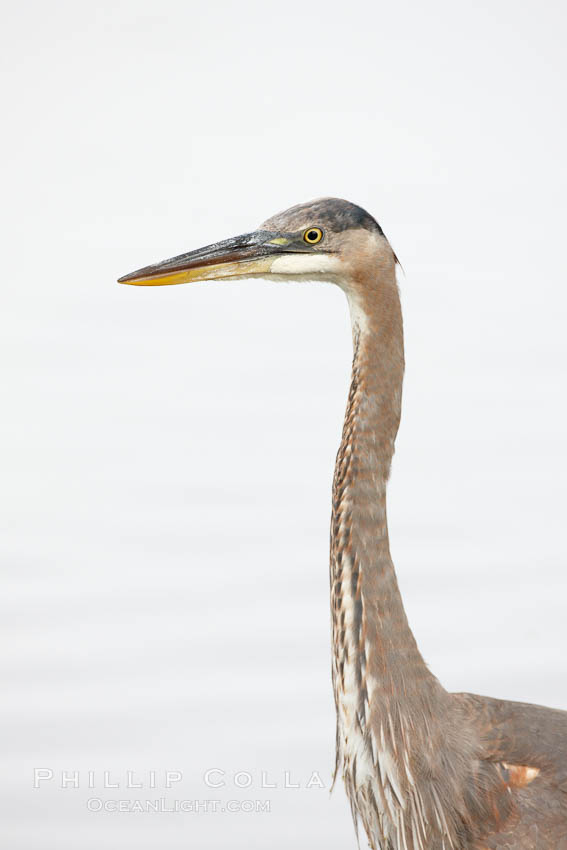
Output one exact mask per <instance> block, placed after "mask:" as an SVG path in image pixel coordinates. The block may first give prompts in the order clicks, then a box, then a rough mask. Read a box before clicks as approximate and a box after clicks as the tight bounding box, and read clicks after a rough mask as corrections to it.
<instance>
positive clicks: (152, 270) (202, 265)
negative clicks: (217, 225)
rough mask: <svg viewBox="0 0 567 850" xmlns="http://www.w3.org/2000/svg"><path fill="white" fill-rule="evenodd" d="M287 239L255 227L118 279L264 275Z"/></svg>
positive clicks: (158, 281) (158, 282) (157, 281)
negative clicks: (249, 230)
mask: <svg viewBox="0 0 567 850" xmlns="http://www.w3.org/2000/svg"><path fill="white" fill-rule="evenodd" d="M289 242H290V240H289V239H288V238H286V237H284V236H282V235H280V234H278V233H273V232H270V231H268V230H255V231H254V232H253V233H244V234H243V235H242V236H236V237H235V238H233V239H225V240H224V241H222V242H215V244H214V245H207V246H206V247H205V248H198V249H197V250H196V251H190V252H189V253H188V254H179V256H177V257H172V258H171V259H170V260H163V262H161V263H155V264H154V265H151V266H145V267H144V268H142V269H137V270H136V271H135V272H131V273H130V274H127V275H124V277H121V278H119V280H118V283H129V284H134V285H135V286H166V285H168V284H173V283H189V282H190V281H194V280H195V281H199V280H222V279H223V278H228V277H250V276H251V275H265V274H269V272H270V269H271V267H272V263H273V261H274V259H275V258H276V257H277V256H278V255H281V253H282V252H284V251H285V250H286V247H285V246H286V244H288V243H289ZM288 250H289V249H288Z"/></svg>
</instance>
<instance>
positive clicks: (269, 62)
mask: <svg viewBox="0 0 567 850" xmlns="http://www.w3.org/2000/svg"><path fill="white" fill-rule="evenodd" d="M1 37H2V42H3V44H2V52H1V55H2V60H1V61H2V81H3V118H4V121H3V125H4V131H3V134H2V147H3V153H2V168H3V177H2V196H3V203H2V218H3V220H2V235H3V240H2V241H3V249H2V304H1V310H0V321H1V324H2V336H1V338H2V347H3V357H2V362H1V368H2V376H1V386H2V402H3V405H2V407H3V412H2V417H1V422H2V439H1V452H2V457H1V469H2V484H3V486H2V496H1V503H0V523H1V539H2V544H1V545H2V574H3V575H2V580H3V590H2V594H1V597H0V612H1V613H0V627H1V629H2V644H1V645H2V656H1V678H2V682H3V687H2V700H1V715H2V718H1V726H2V770H1V788H0V799H1V800H2V807H3V809H4V812H3V814H2V815H1V825H0V832H1V836H0V844H1V846H2V847H3V848H9V850H19V848H25V850H35V848H39V847H41V848H46V850H64V848H73V849H74V850H76V848H78V847H80V848H81V850H91V848H93V850H94V848H96V850H101V848H112V850H114V848H136V850H142V849H143V848H156V847H160V848H168V850H169V848H171V850H174V849H175V848H199V850H204V848H219V850H220V848H225V847H227V846H231V847H234V848H264V847H266V846H270V847H274V848H288V847H290V846H295V847H312V848H315V847H325V848H328V850H331V848H342V850H344V848H354V847H355V846H356V844H355V839H354V834H353V830H352V825H351V821H350V814H349V811H348V808H347V805H346V802H345V799H344V794H343V790H342V787H337V789H336V791H335V793H334V794H333V796H332V797H329V791H328V785H329V779H330V775H331V771H332V765H333V740H334V709H333V704H332V695H331V686H330V672H329V670H330V660H329V658H330V654H329V615H328V576H327V560H328V555H327V548H328V524H329V504H330V485H331V476H332V468H333V462H334V454H335V451H336V448H337V445H338V441H339V437H340V429H341V424H342V415H343V409H344V404H345V398H346V392H347V386H348V379H349V367H350V358H351V351H350V345H351V342H350V328H349V322H348V316H347V309H346V304H345V302H344V298H343V296H342V294H341V293H340V292H339V291H338V290H335V289H334V288H333V287H331V286H323V285H308V284H305V285H284V284H282V285H279V286H278V285H274V284H266V283H263V282H258V281H257V282H253V283H252V282H239V283H230V284H209V285H198V286H197V285H196V286H194V287H189V286H185V287H183V286H182V287H164V288H157V289H151V288H150V289H148V288H146V289H143V288H142V289H135V288H130V287H119V286H117V285H116V284H115V282H114V281H115V279H116V277H117V276H119V275H121V274H125V273H126V272H128V271H130V270H132V269H133V268H136V267H138V266H140V265H143V264H146V263H148V262H152V261H154V260H159V259H162V258H164V257H167V256H170V255H172V254H176V253H179V252H181V251H185V250H189V249H191V248H194V247H197V246H199V245H201V244H206V243H208V242H211V241H214V240H216V239H218V238H223V237H226V236H230V235H233V234H236V233H240V232H242V231H245V230H249V229H252V228H254V227H255V226H256V225H258V224H259V223H260V222H261V221H262V220H263V219H265V218H266V217H268V216H269V215H271V214H272V213H275V212H277V211H279V210H281V209H284V208H286V207H287V206H289V205H291V204H293V203H297V202H301V201H304V200H309V199H311V198H313V197H317V196H320V195H337V196H339V197H346V198H348V199H350V200H353V201H356V202H358V203H359V204H361V205H362V206H364V207H367V208H368V209H369V211H370V212H371V213H373V214H374V215H375V216H376V217H377V218H378V220H379V221H380V222H381V224H382V226H383V227H384V230H385V232H386V233H387V235H388V236H389V238H390V240H391V242H392V244H393V246H394V248H395V250H396V251H397V253H398V254H399V256H400V259H401V261H402V263H403V267H404V270H405V274H403V275H400V285H401V289H402V297H403V307H404V314H405V329H406V340H407V363H408V366H407V377H406V383H405V391H404V415H403V423H402V427H401V430H400V435H399V439H398V444H397V455H396V458H395V463H394V472H393V478H392V481H391V487H390V500H389V515H390V524H391V537H392V549H393V555H394V559H395V562H396V564H397V567H398V572H399V577H400V583H401V587H402V591H403V593H404V598H405V602H406V605H407V609H408V614H409V617H410V620H411V623H412V625H413V627H414V630H415V632H416V635H417V638H418V641H419V643H420V646H421V648H422V650H423V653H424V655H425V657H426V659H427V661H428V662H429V664H430V666H431V667H432V669H433V670H434V671H435V672H436V674H437V675H438V676H439V677H440V679H441V680H442V682H443V683H444V684H445V685H446V686H447V687H448V688H450V689H456V690H458V689H466V690H471V691H476V692H480V693H488V694H492V695H495V696H501V697H507V698H512V699H525V700H530V701H533V702H541V703H545V704H549V705H553V706H558V707H563V708H565V707H567V684H566V681H567V680H566V672H567V657H566V653H565V643H566V638H567V626H566V624H565V614H564V612H565V601H566V598H567V578H566V575H565V566H566V561H567V542H566V540H565V519H564V514H565V481H566V478H567V475H566V473H567V439H566V437H565V433H566V430H567V429H566V423H567V406H566V403H565V367H566V362H567V335H566V334H565V325H566V307H567V295H566V288H565V284H566V281H565V267H566V262H565V211H566V209H565V208H566V201H565V198H566V190H567V185H566V169H565V150H566V147H567V139H566V131H565V127H566V122H565V114H564V95H565V91H564V83H565V64H566V63H565V50H564V43H565V6H564V4H560V3H552V2H544V3H541V2H537V3H536V2H514V3H512V2H491V3H477V4H468V3H454V2H435V0H434V2H429V3H418V2H409V3H408V2H396V3H391V2H389V3H384V2H378V3H374V2H372V3H371V2H368V3H360V2H351V3H348V4H343V3H333V2H332V3H307V2H301V3H298V2H287V3H285V4H273V5H271V4H269V3H265V2H263V3H260V2H246V0H244V2H241V3H210V4H205V3H194V2H162V3H148V2H113V3H109V2H99V3H96V4H93V3H88V4H87V3H81V2H79V3H77V2H68V3H64V2H53V3H39V2H37V3H30V2H27V3H26V2H24V3H20V4H17V5H15V4H10V5H8V4H6V6H5V10H4V16H3V25H2V36H1ZM35 767H38V768H49V769H51V770H53V772H54V779H53V780H52V781H51V782H44V783H43V784H42V786H41V787H40V788H39V789H35V790H34V788H33V769H34V768H35ZM211 767H218V768H221V769H223V770H224V771H226V780H227V786H226V787H224V788H222V789H220V790H219V791H217V792H216V793H213V792H212V791H211V789H208V788H207V787H206V785H205V784H204V782H203V779H202V774H203V772H204V771H205V770H206V769H207V768H211ZM63 770H65V771H80V778H79V785H80V787H79V788H78V789H73V788H67V789H66V790H63V789H61V788H60V787H59V786H60V785H61V771H63ZM89 770H90V771H96V772H97V774H96V779H95V789H89V788H88V787H87V771H89ZM104 770H108V771H111V772H112V779H111V781H120V782H121V783H122V786H123V785H124V782H125V776H126V771H127V770H134V771H136V772H137V776H142V777H144V782H145V787H144V788H143V789H142V790H132V789H125V788H124V787H122V788H121V789H104V788H103V787H102V782H103V780H102V771H104ZM151 770H155V771H158V779H157V781H158V785H159V786H163V771H165V770H180V771H182V773H183V782H182V783H178V784H177V786H176V788H175V789H172V790H171V791H165V790H164V789H163V787H158V789H157V790H155V791H154V790H150V789H149V788H148V787H147V783H148V782H149V779H148V773H149V771H151ZM239 770H241V771H247V772H250V773H251V774H252V775H253V785H252V787H251V788H249V789H246V790H243V791H240V790H238V789H235V788H234V786H233V784H232V782H231V775H232V774H233V773H234V772H235V771H239ZM262 770H264V771H268V773H269V781H270V782H271V783H276V784H277V785H278V788H276V789H269V790H266V789H262V788H261V787H260V784H261V778H260V777H261V771H262ZM286 770H289V771H291V774H292V776H291V778H292V780H293V781H294V782H299V784H300V785H301V788H300V789H294V790H290V789H285V788H283V787H282V786H283V784H284V771H286ZM312 771H318V772H319V774H320V776H321V779H322V780H323V782H324V783H325V784H326V786H327V787H326V788H325V789H324V790H321V789H317V788H307V787H305V786H306V784H307V781H308V779H309V776H310V774H311V772H312ZM339 786H340V783H339ZM93 796H95V797H97V798H101V799H102V798H104V799H106V798H108V799H128V800H132V799H137V798H143V799H146V798H155V797H160V796H164V797H166V798H167V799H168V800H172V799H174V798H187V799H213V798H218V799H221V800H223V801H226V800H228V799H232V798H234V799H261V800H263V799H269V800H270V802H271V808H272V811H271V813H269V814H267V813H264V814H245V813H238V814H228V813H222V812H219V813H217V814H211V813H207V814H200V815H195V814H190V813H178V814H167V813H159V814H158V813H154V814H151V813H150V814H148V813H146V814H142V813H104V812H100V813H93V812H88V811H87V809H86V801H87V800H88V799H89V798H90V797H93Z"/></svg>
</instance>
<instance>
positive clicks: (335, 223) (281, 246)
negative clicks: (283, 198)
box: [118, 198, 395, 289]
mask: <svg viewBox="0 0 567 850" xmlns="http://www.w3.org/2000/svg"><path fill="white" fill-rule="evenodd" d="M376 263H381V264H388V265H393V264H394V263H395V256H394V254H393V251H392V249H391V248H390V246H389V244H388V242H387V240H386V238H385V236H384V234H383V232H382V229H381V227H380V225H379V224H378V223H377V222H376V221H375V220H374V219H373V218H372V216H371V215H369V214H368V213H367V212H365V210H363V209H362V208H361V207H358V206H356V205H355V204H351V203H349V202H348V201H343V200H339V199H337V198H321V199H319V200H316V201H310V202H308V203H306V204H299V205H298V206H295V207H291V208H290V209H288V210H286V211H285V212H282V213H278V215H275V216H272V218H269V219H268V220H267V221H265V222H264V223H263V224H262V225H261V226H260V227H259V228H258V230H254V231H252V232H251V233H244V234H242V235H241V236H236V237H234V238H232V239H225V240H223V241H222V242H215V243H214V244H213V245H207V246H206V247H205V248H198V249H197V250H196V251H190V252H189V253H187V254H179V255H178V256H176V257H172V258H171V259H169V260H164V261H162V262H160V263H155V264H154V265H151V266H145V267H144V268H141V269H137V270H136V271H135V272H132V273H131V274H127V275H125V276H124V277H121V278H120V279H119V281H118V282H119V283H129V284H135V285H137V286H163V285H166V284H173V283H189V282H190V281H204V280H224V279H226V278H249V277H262V278H268V279H274V280H329V281H331V282H333V283H337V284H339V285H340V286H343V288H345V289H348V288H349V287H356V286H357V280H360V281H362V279H363V275H360V274H359V272H360V270H361V269H363V268H365V267H366V266H367V264H372V265H373V266H375V265H376ZM360 285H362V284H360Z"/></svg>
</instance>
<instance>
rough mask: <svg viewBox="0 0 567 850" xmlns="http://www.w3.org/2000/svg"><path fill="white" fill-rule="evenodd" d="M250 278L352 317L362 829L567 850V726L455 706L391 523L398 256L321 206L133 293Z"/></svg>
mask: <svg viewBox="0 0 567 850" xmlns="http://www.w3.org/2000/svg"><path fill="white" fill-rule="evenodd" d="M248 277H262V278H269V279H273V280H326V281H330V282H331V283H335V284H337V285H338V286H340V287H341V288H342V289H343V290H344V292H345V293H346V296H347V299H348V303H349V307H350V313H351V320H352V337H353V344H354V360H353V367H352V382H351V386H350V392H349V397H348V405H347V411H346V418H345V423H344V430H343V435H342V442H341V446H340V448H339V452H338V456H337V462H336V468H335V477H334V484H333V507H332V521H331V529H332V531H331V570H330V572H331V619H332V641H333V652H332V677H333V688H334V694H335V703H336V710H337V743H336V769H337V771H342V774H343V778H344V782H345V785H346V790H347V793H348V797H349V800H350V804H351V807H352V812H353V816H354V820H355V824H357V823H358V822H359V820H360V821H361V822H362V824H363V826H364V829H365V831H366V834H367V836H368V841H369V843H370V846H371V847H372V848H374V849H375V850H377V848H381V850H425V848H427V850H449V848H452V850H465V848H467V849H468V848H471V850H472V848H474V850H480V848H483V850H486V848H501V850H504V848H508V850H512V848H516V850H520V848H522V850H536V848H537V850H552V848H553V850H559V848H563V850H565V849H566V848H567V712H564V711H556V710H553V709H550V708H542V707H539V706H534V705H529V704H524V703H517V702H508V701H504V700H498V699H491V698H489V697H482V696H475V695H473V694H451V693H448V692H447V691H446V690H445V689H444V688H443V687H442V686H441V684H440V683H439V681H438V680H437V679H436V678H435V676H433V675H432V673H431V672H430V671H429V669H428V668H427V666H426V664H425V662H424V661H423V658H422V656H421V654H420V652H419V650H418V648H417V645H416V642H415V639H414V636H413V634H412V632H411V630H410V628H409V626H408V622H407V619H406V615H405V612H404V607H403V604H402V599H401V596H400V592H399V589H398V583H397V580H396V574H395V571H394V566H393V564H392V560H391V557H390V550H389V543H388V526H387V522H386V482H387V480H388V474H389V471H390V463H391V460H392V455H393V452H394V440H395V438H396V433H397V430H398V425H399V421H400V407H401V396H402V378H403V372H404V348H403V333H402V315H401V308H400V300H399V296H398V287H397V283H396V257H395V255H394V252H393V251H392V248H391V247H390V245H389V243H388V241H387V239H386V238H385V236H384V233H383V231H382V229H381V228H380V226H379V224H378V223H377V222H376V221H375V220H374V219H373V218H372V216H370V215H369V214H368V213H367V212H365V211H364V210H363V209H361V208H360V207H358V206H355V205H354V204H351V203H348V202H347V201H343V200H337V199H334V198H324V199H321V200H317V201H313V202H310V203H306V204H301V205H299V206H295V207H292V208H291V209H289V210H287V211H286V212H283V213H280V214H279V215H276V216H274V217H273V218H270V219H268V220H267V221H266V222H264V224H263V225H262V226H261V227H260V228H259V229H258V230H255V231H253V232H252V233H246V234H245V235H243V236H238V237H236V238H235V239H227V240H225V241H224V242H217V243H215V244H214V245H209V246H208V247H206V248H200V249H198V250H196V251H191V252H189V253H188V254H181V255H180V256H177V257H173V259H170V260H165V261H164V262H161V263H157V264H155V265H151V266H146V267H145V268H142V269H139V270H138V271H135V272H133V273H132V274H129V275H126V276H125V277H122V278H120V282H121V283H131V284H137V285H142V286H156V285H161V284H171V283H185V282H188V281H203V280H220V279H224V278H248Z"/></svg>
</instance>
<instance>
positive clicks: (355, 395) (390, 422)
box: [331, 259, 488, 850]
mask: <svg viewBox="0 0 567 850" xmlns="http://www.w3.org/2000/svg"><path fill="white" fill-rule="evenodd" d="M375 274H376V272H375ZM361 283H362V282H361V281H353V286H352V287H347V286H345V289H346V291H347V295H348V297H349V304H350V308H351V316H352V328H353V343H354V360H353V370H352V382H351V387H350V392H349V400H348V406H347V411H346V417H345V423H344V429H343V436H342V442H341V446H340V449H339V452H338V456H337V463H336V468H335V478H334V485H333V513H332V525H331V614H332V631H333V685H334V691H335V701H336V705H337V769H340V768H341V767H342V771H343V777H344V780H345V784H346V789H347V793H348V796H349V798H350V801H351V806H352V809H353V814H354V816H355V821H357V820H358V818H360V819H361V820H362V823H363V825H364V827H365V830H366V832H367V835H368V838H369V841H370V843H371V846H372V847H375V846H376V847H377V846H382V845H383V846H388V847H393V848H398V847H400V848H402V847H404V848H407V850H412V848H416V850H417V848H423V847H437V846H442V844H444V846H445V847H446V848H450V847H455V848H456V847H463V846H466V844H464V843H463V841H464V837H465V834H466V829H467V826H466V824H467V820H468V817H469V815H468V811H467V808H468V805H469V804H468V802H467V801H466V800H465V797H464V796H462V795H461V790H457V791H455V789H462V788H465V787H466V783H467V782H468V780H469V774H468V771H469V767H470V765H469V756H470V755H471V754H470V753H469V750H468V749H467V748H471V747H472V746H473V743H474V742H471V741H469V740H467V738H466V736H464V735H463V734H462V722H461V721H460V720H459V718H458V717H456V716H455V712H454V710H453V705H452V701H451V697H450V695H449V694H448V693H447V692H446V691H445V690H444V689H443V688H442V687H441V685H440V684H439V682H438V681H437V679H436V678H435V677H434V676H433V674H432V673H430V671H429V670H428V668H427V666H426V664H425V662H424V661H423V658H422V657H421V654H420V652H419V650H418V648H417V645H416V642H415V639H414V636H413V634H412V632H411V630H410V628H409V625H408V622H407V618H406V614H405V611H404V606H403V603H402V599H401V596H400V591H399V588H398V583H397V580H396V574H395V571H394V566H393V563H392V560H391V557H390V549H389V540H388V525H387V519H386V484H387V480H388V476H389V472H390V465H391V461H392V456H393V453H394V441H395V438H396V434H397V431H398V425H399V421H400V409H401V395H402V381H403V371H404V354H403V331H402V318H401V308H400V301H399V295H398V290H397V285H396V280H395V269H394V262H393V259H392V261H391V263H390V264H389V265H387V266H386V268H379V271H378V274H377V275H376V277H373V276H371V275H368V279H367V280H365V281H364V286H362V285H361ZM460 726H461V728H459V727H460ZM445 756H446V757H445ZM470 761H471V762H472V756H471V758H470ZM441 765H443V769H441ZM486 782H488V780H486ZM449 791H450V793H449ZM463 794H464V792H463ZM477 802H478V801H476V803H477ZM476 803H475V804H476ZM435 836H437V837H438V838H439V841H440V843H439V845H437V843H434V842H433V838H434V837H435ZM459 841H460V842H461V843H460V844H459ZM388 842H389V843H388Z"/></svg>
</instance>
